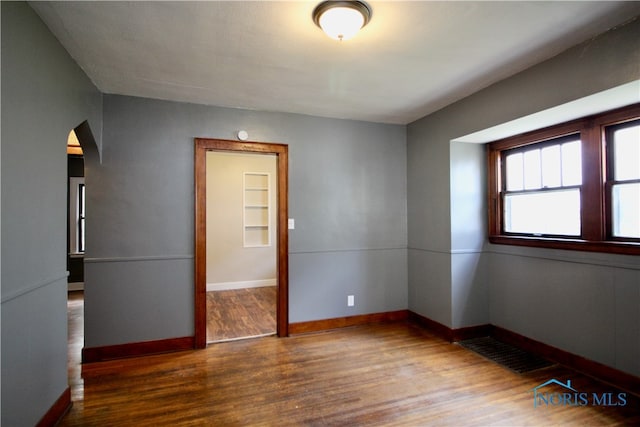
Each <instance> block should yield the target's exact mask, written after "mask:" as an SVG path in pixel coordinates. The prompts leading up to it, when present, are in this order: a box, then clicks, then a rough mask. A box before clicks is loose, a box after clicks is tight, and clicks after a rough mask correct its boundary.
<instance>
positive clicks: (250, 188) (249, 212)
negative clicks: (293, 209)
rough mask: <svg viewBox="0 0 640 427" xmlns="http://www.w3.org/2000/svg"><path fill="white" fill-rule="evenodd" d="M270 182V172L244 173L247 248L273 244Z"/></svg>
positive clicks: (244, 218) (244, 216) (244, 229)
mask: <svg viewBox="0 0 640 427" xmlns="http://www.w3.org/2000/svg"><path fill="white" fill-rule="evenodd" d="M270 182H271V181H270V176H269V174H268V173H264V172H245V173H244V180H243V185H244V188H243V209H242V210H243V222H242V224H243V236H244V247H245V248H254V247H264V246H271V230H270V227H269V224H270V223H271V206H270V203H269V201H270V194H269V193H270V190H271V189H270V188H269V187H270V186H269V183H270Z"/></svg>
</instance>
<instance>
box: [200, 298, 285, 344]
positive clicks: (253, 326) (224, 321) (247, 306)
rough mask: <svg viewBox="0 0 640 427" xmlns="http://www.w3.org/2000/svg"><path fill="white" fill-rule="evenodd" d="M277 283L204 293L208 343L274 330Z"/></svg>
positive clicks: (264, 333) (260, 334)
mask: <svg viewBox="0 0 640 427" xmlns="http://www.w3.org/2000/svg"><path fill="white" fill-rule="evenodd" d="M276 295H277V287H276V286H266V287H261V288H248V289H234V290H227V291H215V292H207V342H209V343H211V342H219V341H229V340H235V339H239V338H246V337H257V336H264V335H272V334H275V333H276Z"/></svg>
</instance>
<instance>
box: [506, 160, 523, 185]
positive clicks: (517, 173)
mask: <svg viewBox="0 0 640 427" xmlns="http://www.w3.org/2000/svg"><path fill="white" fill-rule="evenodd" d="M523 173H524V171H523V165H522V153H516V154H511V155H509V156H507V191H520V190H522V189H523V188H524V180H523Z"/></svg>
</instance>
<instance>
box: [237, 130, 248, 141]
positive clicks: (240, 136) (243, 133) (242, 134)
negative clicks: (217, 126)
mask: <svg viewBox="0 0 640 427" xmlns="http://www.w3.org/2000/svg"><path fill="white" fill-rule="evenodd" d="M238 139H239V140H240V141H246V140H247V139H249V134H248V133H247V131H246V130H239V131H238Z"/></svg>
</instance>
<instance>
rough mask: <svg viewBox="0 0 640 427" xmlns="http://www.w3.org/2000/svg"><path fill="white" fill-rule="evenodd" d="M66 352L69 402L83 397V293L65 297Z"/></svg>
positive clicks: (78, 292)
mask: <svg viewBox="0 0 640 427" xmlns="http://www.w3.org/2000/svg"><path fill="white" fill-rule="evenodd" d="M67 325H68V331H69V332H68V336H67V341H68V349H69V350H68V352H69V356H68V359H67V370H68V372H69V387H71V400H72V401H79V400H82V399H83V397H84V394H83V393H84V380H83V379H82V375H81V368H82V347H83V346H84V292H83V291H73V292H69V294H68V297H67Z"/></svg>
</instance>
